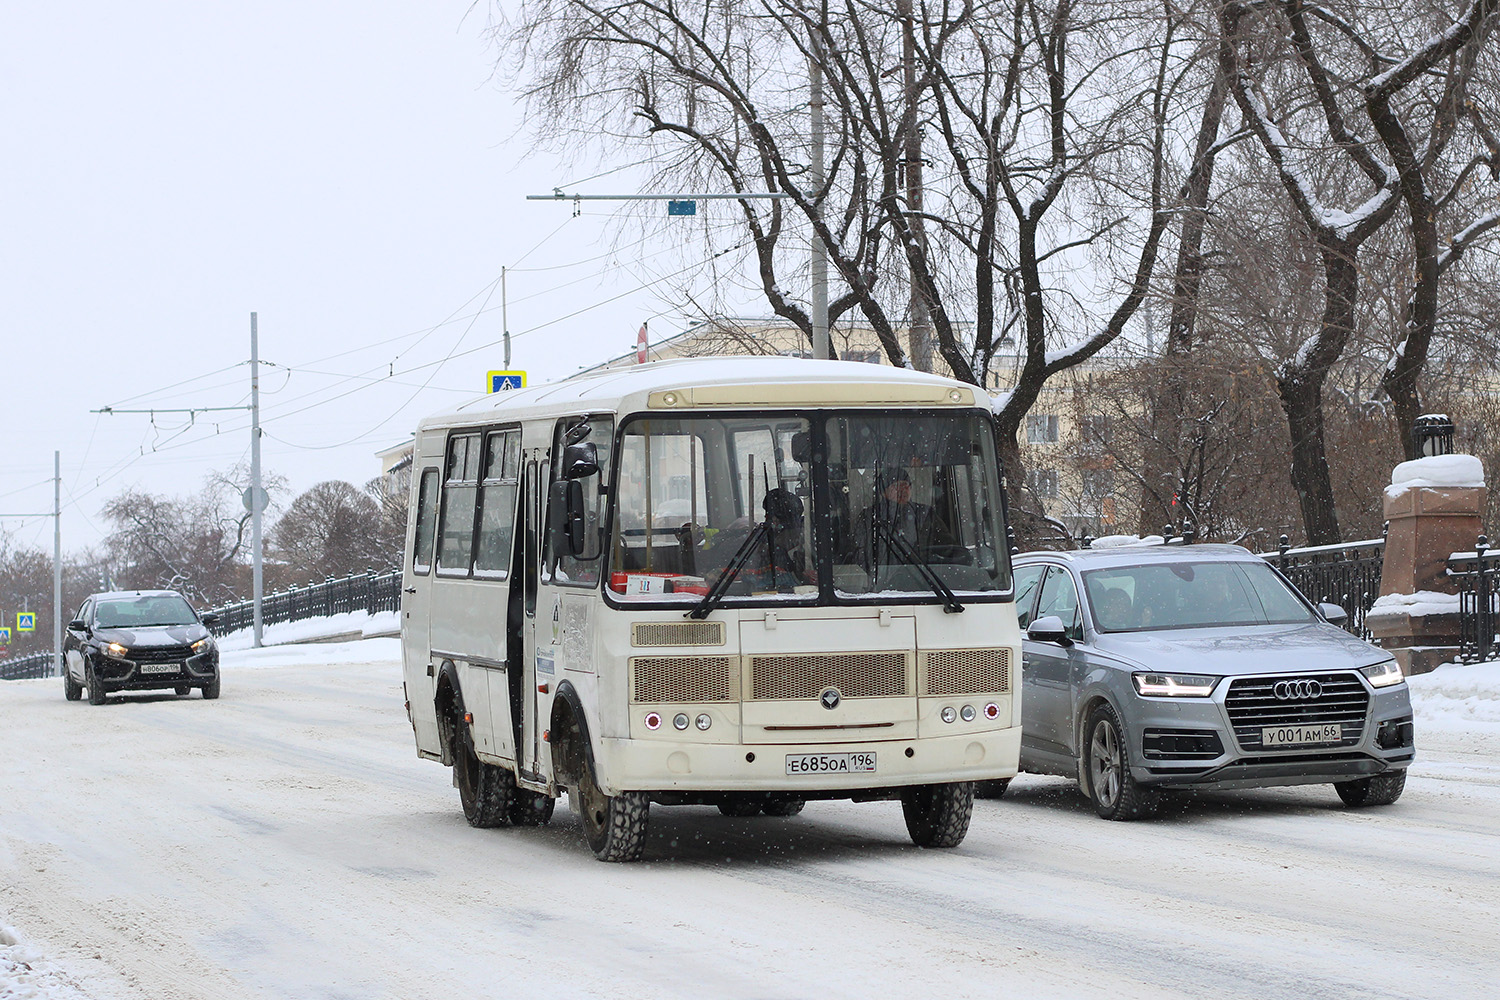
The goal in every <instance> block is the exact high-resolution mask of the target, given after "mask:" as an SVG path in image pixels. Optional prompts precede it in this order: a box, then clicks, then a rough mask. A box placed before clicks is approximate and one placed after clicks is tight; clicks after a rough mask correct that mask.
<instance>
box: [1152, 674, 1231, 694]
mask: <svg viewBox="0 0 1500 1000" xmlns="http://www.w3.org/2000/svg"><path fill="white" fill-rule="evenodd" d="M1131 679H1132V680H1134V681H1135V689H1136V691H1137V692H1139V693H1140V694H1143V695H1145V696H1146V697H1148V698H1207V697H1208V696H1209V695H1211V694H1213V693H1214V685H1215V684H1217V683H1219V679H1218V678H1217V677H1209V676H1207V675H1204V674H1132V675H1131Z"/></svg>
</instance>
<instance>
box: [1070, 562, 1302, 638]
mask: <svg viewBox="0 0 1500 1000" xmlns="http://www.w3.org/2000/svg"><path fill="white" fill-rule="evenodd" d="M1083 586H1084V589H1085V590H1086V591H1087V592H1088V599H1089V605H1090V607H1091V608H1092V609H1093V612H1094V626H1095V628H1097V629H1098V630H1099V631H1100V632H1142V631H1147V630H1156V629H1179V628H1212V627H1214V626H1234V625H1293V624H1297V625H1300V624H1305V623H1312V622H1316V621H1318V618H1317V617H1315V616H1314V615H1313V613H1312V612H1311V611H1310V610H1308V607H1307V605H1306V604H1304V603H1303V602H1302V600H1301V599H1300V598H1298V596H1297V595H1296V594H1295V593H1293V592H1292V590H1291V589H1290V588H1288V587H1287V585H1286V584H1285V583H1284V582H1283V581H1282V579H1281V577H1279V576H1277V575H1276V573H1275V571H1273V570H1272V569H1271V567H1269V566H1267V565H1266V564H1265V563H1264V562H1261V561H1259V560H1256V561H1254V562H1186V561H1185V562H1173V563H1153V564H1150V565H1146V566H1119V567H1111V568H1109V569H1096V570H1088V571H1086V572H1084V574H1083Z"/></svg>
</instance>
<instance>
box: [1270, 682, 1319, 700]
mask: <svg viewBox="0 0 1500 1000" xmlns="http://www.w3.org/2000/svg"><path fill="white" fill-rule="evenodd" d="M1271 691H1272V693H1274V694H1275V695H1276V697H1278V698H1280V699H1281V700H1282V701H1308V700H1310V699H1312V698H1321V697H1322V696H1323V685H1321V684H1319V683H1318V682H1317V681H1315V680H1309V679H1307V678H1300V679H1298V680H1295V681H1277V682H1276V686H1275V687H1273V688H1272V689H1271Z"/></svg>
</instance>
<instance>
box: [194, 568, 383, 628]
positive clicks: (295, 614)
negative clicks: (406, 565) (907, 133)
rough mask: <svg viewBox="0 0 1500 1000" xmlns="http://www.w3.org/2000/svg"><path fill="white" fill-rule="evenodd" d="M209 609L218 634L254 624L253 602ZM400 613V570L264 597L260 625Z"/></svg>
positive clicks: (359, 575) (338, 579)
mask: <svg viewBox="0 0 1500 1000" xmlns="http://www.w3.org/2000/svg"><path fill="white" fill-rule="evenodd" d="M210 610H212V611H213V613H214V614H217V615H218V616H219V620H218V622H217V623H216V624H215V625H214V628H213V630H214V632H215V633H216V634H218V635H225V634H227V633H229V632H237V631H239V630H240V629H242V628H250V627H251V626H252V625H253V624H254V620H255V617H254V616H255V606H254V604H253V602H251V601H240V602H238V603H236V604H226V605H224V606H223V607H219V608H212V609H210ZM400 610H401V571H400V570H388V571H387V572H384V573H373V572H369V571H366V572H364V573H355V574H352V575H350V576H346V577H329V578H328V579H326V580H324V581H323V582H322V583H313V584H309V585H308V586H306V587H291V588H289V589H287V590H281V591H277V592H276V593H274V594H267V595H265V596H264V597H262V598H261V624H263V625H277V624H280V623H281V622H296V621H302V620H304V619H307V618H325V617H327V616H329V615H340V614H346V613H348V612H351V611H364V612H366V613H367V614H372V615H373V614H376V613H378V612H381V611H400Z"/></svg>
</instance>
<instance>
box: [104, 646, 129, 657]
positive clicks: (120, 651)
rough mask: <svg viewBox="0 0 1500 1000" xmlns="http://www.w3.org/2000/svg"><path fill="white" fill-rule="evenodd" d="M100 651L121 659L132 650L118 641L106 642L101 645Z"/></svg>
mask: <svg viewBox="0 0 1500 1000" xmlns="http://www.w3.org/2000/svg"><path fill="white" fill-rule="evenodd" d="M99 652H101V653H103V654H104V655H105V656H113V657H115V658H116V659H119V658H120V657H122V656H124V655H125V654H126V653H128V652H130V647H128V646H122V645H120V644H119V643H118V642H106V643H104V645H102V646H100V647H99Z"/></svg>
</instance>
